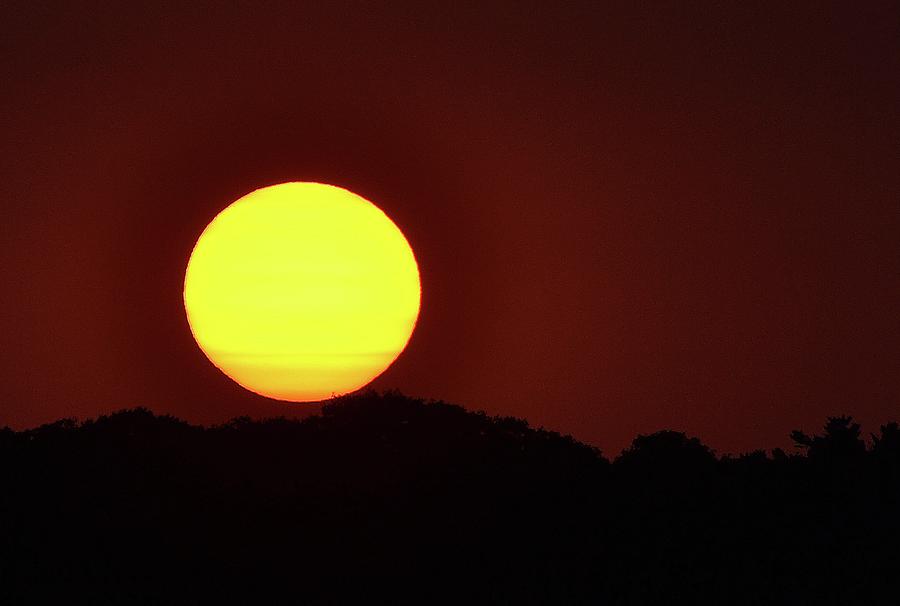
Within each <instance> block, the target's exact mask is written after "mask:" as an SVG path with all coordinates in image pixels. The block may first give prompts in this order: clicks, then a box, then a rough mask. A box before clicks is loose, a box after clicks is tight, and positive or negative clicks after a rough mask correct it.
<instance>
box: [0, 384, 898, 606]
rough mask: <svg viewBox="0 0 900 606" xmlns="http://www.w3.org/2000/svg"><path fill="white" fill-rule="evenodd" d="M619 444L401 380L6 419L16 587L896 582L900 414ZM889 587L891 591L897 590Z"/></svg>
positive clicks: (461, 595)
mask: <svg viewBox="0 0 900 606" xmlns="http://www.w3.org/2000/svg"><path fill="white" fill-rule="evenodd" d="M791 437H792V438H793V440H794V441H795V442H796V444H797V445H798V446H800V447H801V448H802V451H801V452H800V453H799V454H787V453H785V452H783V451H781V450H775V451H773V452H772V454H771V456H769V455H767V454H766V453H765V452H763V451H757V452H753V453H749V454H746V455H741V456H723V457H717V456H715V454H714V453H713V452H712V451H711V450H710V449H709V448H707V447H706V446H705V445H703V444H702V443H701V442H700V441H699V440H697V439H696V438H689V437H687V436H686V435H684V434H683V433H679V432H675V431H661V432H658V433H655V434H652V435H646V436H643V435H642V436H638V437H637V438H636V439H635V440H634V442H633V444H632V445H631V446H630V447H629V448H628V449H626V450H625V451H624V452H622V454H621V455H620V456H618V457H616V458H615V459H614V460H613V461H609V460H608V459H606V458H604V457H603V456H602V454H601V453H600V452H599V451H598V450H596V449H594V448H591V447H589V446H586V445H584V444H581V443H578V442H576V441H575V440H573V439H571V438H568V437H563V436H560V435H558V434H556V433H553V432H548V431H544V430H536V429H532V428H530V427H529V426H528V425H527V423H525V422H524V421H521V420H518V419H514V418H492V417H488V416H486V415H484V414H482V413H471V412H467V411H465V410H464V409H462V408H460V407H458V406H453V405H449V404H446V403H441V402H424V401H422V400H417V399H412V398H408V397H405V396H403V395H401V394H399V393H385V394H378V393H374V392H369V393H364V394H361V395H355V396H348V397H342V398H338V399H336V400H334V401H333V402H332V403H329V404H327V405H326V406H324V408H323V410H322V413H321V415H319V416H315V417H311V418H308V419H305V420H303V421H290V420H285V419H272V420H265V421H252V420H250V419H248V418H238V419H235V420H233V421H231V422H229V423H226V424H224V425H220V426H215V427H210V428H203V427H197V426H192V425H189V424H187V423H185V422H182V421H180V420H178V419H176V418H173V417H169V416H156V415H154V414H153V413H151V412H149V411H148V410H146V409H135V410H126V411H122V412H119V413H115V414H112V415H108V416H102V417H100V418H98V419H96V420H90V421H85V422H82V423H79V422H76V421H73V420H62V421H58V422H56V423H52V424H49V425H44V426H42V427H39V428H36V429H31V430H27V431H19V432H14V431H11V430H9V429H4V430H0V482H2V484H0V514H2V515H0V603H2V604H10V605H13V604H73V603H76V604H77V603H89V604H98V605H99V604H217V603H219V604H221V603H228V604H423V605H427V604H444V603H454V604H678V603H691V604H717V605H738V604H754V605H756V604H792V605H798V606H799V605H804V604H810V605H813V604H815V605H821V604H879V603H898V599H900V594H898V593H897V589H898V578H900V515H898V514H900V507H898V506H900V430H898V425H897V424H896V423H891V424H888V425H885V426H883V427H881V429H880V432H879V433H877V434H875V435H872V436H871V439H870V443H871V446H869V447H867V446H866V442H865V441H864V439H863V436H862V435H861V432H860V427H859V425H858V424H856V423H854V422H853V421H852V419H851V418H849V417H837V418H829V419H828V420H827V423H826V425H825V427H824V429H823V431H822V433H821V434H816V435H807V434H805V433H802V432H799V431H794V432H793V433H792V434H791ZM886 596H888V597H886Z"/></svg>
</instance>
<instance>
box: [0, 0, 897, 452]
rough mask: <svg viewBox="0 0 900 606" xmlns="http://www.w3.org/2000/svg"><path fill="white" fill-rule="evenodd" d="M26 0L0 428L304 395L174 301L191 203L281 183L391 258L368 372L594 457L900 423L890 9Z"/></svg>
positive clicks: (9, 36) (8, 196) (2, 244)
mask: <svg viewBox="0 0 900 606" xmlns="http://www.w3.org/2000/svg"><path fill="white" fill-rule="evenodd" d="M36 4H37V3H32V2H28V3H19V2H12V3H5V4H4V7H3V8H2V9H0V10H2V17H3V18H2V20H0V22H2V23H3V25H2V28H3V35H2V36H0V45H2V51H0V74H2V81H3V82H4V84H5V86H4V89H5V90H4V94H3V95H2V96H0V119H2V126H3V132H4V137H3V138H2V139H0V147H2V152H0V153H2V158H3V162H2V163H0V196H2V213H3V223H4V225H3V230H2V231H0V280H2V285H3V295H4V300H5V302H6V303H5V305H4V306H3V312H2V314H0V335H2V338H3V343H4V347H3V348H2V352H0V402H2V404H0V425H4V424H8V425H10V426H13V427H17V428H18V427H25V426H32V425H35V424H38V423H42V422H47V421H51V420H54V419H56V418H59V417H63V416H79V417H83V416H93V415H96V414H98V413H101V412H105V411H110V410H114V409H119V408H122V407H128V406H135V405H143V406H148V407H150V408H152V409H153V410H156V411H158V412H169V413H173V414H176V415H178V416H181V417H183V418H186V419H188V420H191V421H199V422H215V421H222V420H225V419H227V418H230V417H232V416H236V415H242V414H249V415H251V416H258V415H271V414H276V413H281V412H285V413H287V412H291V413H295V412H296V411H297V410H309V407H308V406H307V405H302V404H300V405H283V404H278V403H274V402H270V401H266V400H264V399H262V398H260V397H258V396H255V395H254V394H251V393H247V392H244V391H243V390H242V389H241V388H240V387H238V386H237V385H235V384H233V383H232V382H231V381H230V380H229V379H227V378H226V377H225V376H223V375H221V374H220V373H219V371H218V370H216V369H215V368H214V367H213V366H212V365H211V364H209V362H208V361H207V360H206V358H205V357H204V355H203V353H202V352H201V351H200V350H199V349H198V348H197V346H196V345H195V343H194V341H193V339H192V337H191V333H190V331H189V329H188V325H187V320H186V318H185V314H184V309H183V306H182V299H181V296H182V282H183V279H184V271H185V267H186V264H187V260H188V257H189V255H190V252H191V249H192V247H193V245H194V243H195V241H196V239H197V237H198V236H199V235H200V233H201V231H202V230H203V228H204V227H205V226H206V224H207V223H208V222H209V221H210V220H211V219H212V218H213V217H214V216H215V215H216V214H217V213H218V212H219V211H220V210H222V209H223V208H224V207H225V206H226V205H228V204H229V203H230V202H232V201H234V200H236V199H237V198H239V197H240V196H242V195H244V194H246V193H248V192H250V191H252V190H254V189H256V188H259V187H262V186H266V185H271V184H274V183H279V182H285V181H298V180H300V181H318V182H326V183H332V184H335V185H339V186H342V187H345V188H347V189H350V190H351V191H353V192H356V193H358V194H360V195H362V196H364V197H366V198H367V199H370V200H372V201H373V202H375V203H376V204H378V206H379V207H380V208H381V209H382V210H384V211H385V212H386V213H387V215H388V216H389V217H391V219H392V220H393V221H394V222H395V223H396V224H397V225H398V226H399V227H400V229H401V230H402V231H403V233H404V234H405V235H406V237H407V239H408V240H409V242H410V244H411V245H412V247H413V249H414V251H415V254H416V258H417V260H418V263H419V267H420V271H421V278H422V310H421V315H420V318H419V323H418V326H417V328H416V331H415V333H414V334H413V337H412V340H411V342H410V344H409V346H408V348H407V350H406V352H405V353H404V354H403V355H402V356H401V357H400V359H398V360H397V362H396V363H395V364H394V366H393V367H392V368H391V369H389V370H388V371H387V372H386V373H385V374H384V375H382V377H380V378H379V379H378V380H377V381H376V382H375V384H374V386H375V387H378V388H394V387H396V388H399V389H401V390H402V391H404V392H406V393H409V394H411V395H417V396H425V397H434V398H441V399H445V400H448V401H452V402H456V403H459V404H462V405H465V406H467V407H469V408H474V409H481V408H483V409H485V410H486V411H487V412H489V413H493V414H508V415H515V416H520V417H525V418H527V419H528V420H529V421H531V422H532V423H533V424H535V425H543V426H545V427H547V428H550V429H555V430H558V431H562V432H565V433H572V434H573V435H574V436H575V437H577V438H579V439H582V440H586V441H588V442H590V443H592V444H594V445H596V446H599V447H601V448H602V449H604V450H605V451H608V452H615V451H617V450H618V449H620V448H621V447H623V446H624V445H625V444H626V443H627V442H628V441H629V440H630V439H631V438H632V437H633V436H634V435H635V434H636V433H638V432H644V433H646V432H650V431H655V430H658V429H661V428H664V427H665V428H674V429H680V430H684V431H687V432H689V433H691V434H694V435H698V436H699V437H701V438H702V439H703V440H704V441H706V442H707V443H708V444H710V445H711V446H712V447H714V448H716V449H718V450H720V451H732V452H734V451H740V450H745V449H749V448H756V447H771V446H779V445H785V444H787V443H788V440H787V433H788V431H789V430H790V429H792V428H803V429H815V428H816V427H819V426H820V425H821V424H822V422H823V421H824V417H825V415H828V414H837V413H847V414H853V415H854V416H856V417H857V418H858V419H859V420H860V421H861V422H862V423H863V425H864V428H865V429H867V430H875V428H876V426H877V424H878V423H881V422H885V421H887V420H890V419H894V418H897V417H898V416H900V415H898V410H900V372H898V370H900V314H898V311H897V310H898V309H900V280H898V277H900V238H898V234H900V144H898V142H900V112H898V111H897V108H898V107H900V76H898V74H900V52H898V42H897V41H898V40H900V8H898V5H897V3H894V2H878V1H873V2H866V3H862V4H861V5H852V4H851V3H827V2H826V3H822V2H815V3H812V2H810V3H789V4H790V6H785V5H783V3H770V4H756V3H754V4H753V6H750V5H747V4H746V3H723V4H722V5H720V6H716V7H706V8H686V7H684V6H681V4H682V3H677V2H673V3H670V4H669V5H667V6H653V5H646V6H643V7H635V6H633V4H634V3H631V2H626V3H596V2H590V3H569V4H567V6H566V7H564V8H560V7H557V6H556V3H549V2H548V3H543V4H541V3H527V2H525V3H515V6H512V5H510V6H509V7H504V6H503V4H510V3H501V4H494V5H492V6H487V7H485V6H482V7H479V8H478V9H471V10H469V9H459V8H451V7H450V6H449V5H448V3H434V4H432V5H427V4H423V3H420V2H416V3H395V4H392V6H391V7H390V8H385V7H383V6H376V5H375V4H368V3H352V4H350V3H348V4H344V3H327V4H328V6H327V7H323V6H318V7H315V6H306V7H300V5H299V4H298V3H235V4H233V5H229V6H227V7H223V6H219V4H218V3H208V4H204V3H190V4H191V6H181V5H180V4H172V5H171V6H166V7H165V8H162V7H163V6H165V5H164V4H158V5H156V6H154V7H152V8H150V7H132V6H117V5H115V4H113V3H97V4H93V5H92V6H91V7H90V8H85V7H84V6H80V7H75V6H70V7H67V8H58V7H55V6H54V7H51V6H49V5H48V6H38V5H36ZM601 5H602V6H601Z"/></svg>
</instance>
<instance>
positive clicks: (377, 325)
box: [184, 183, 421, 402]
mask: <svg viewBox="0 0 900 606" xmlns="http://www.w3.org/2000/svg"><path fill="white" fill-rule="evenodd" d="M420 296H421V290H420V283H419V271H418V267H417V266H416V261H415V257H414V256H413V252H412V249H411V248H410V246H409V244H408V243H407V241H406V239H405V238H404V237H403V234H402V233H401V232H400V230H399V229H398V228H397V226H396V225H394V223H393V222H392V221H391V220H390V219H389V218H388V217H387V216H386V215H385V214H384V213H383V212H382V211H381V210H379V209H378V208H377V207H376V206H375V205H373V204H372V203H370V202H368V201H367V200H365V199H364V198H361V197H359V196H357V195H355V194H353V193H351V192H349V191H347V190H344V189H341V188H338V187H333V186H330V185H323V184H319V183H284V184H281V185H275V186H272V187H266V188H263V189H259V190H256V191H254V192H252V193H250V194H248V195H246V196H244V197H243V198H241V199H240V200H238V201H237V202H235V203H233V204H232V205H231V206H229V207H227V208H226V209H225V210H223V211H222V212H221V213H219V215H218V216H217V217H216V218H215V219H214V220H213V221H212V222H211V223H210V224H209V226H208V227H207V228H206V229H205V230H204V232H203V234H202V235H201V236H200V239H199V240H198V241H197V244H196V246H195V247H194V251H193V253H192V254H191V259H190V261H189V262H188V268H187V272H186V275H185V283H184V303H185V309H186V311H187V316H188V322H189V324H190V327H191V331H192V332H193V334H194V338H195V339H196V340H197V343H198V344H199V345H200V348H201V349H202V350H203V351H204V353H205V354H206V355H207V357H208V358H209V359H210V360H211V361H212V362H213V363H214V364H215V365H216V366H217V367H218V368H220V369H221V370H222V371H223V372H224V373H225V374H227V375H228V376H229V377H231V378H232V379H234V380H235V381H237V382H238V383H240V384H241V385H243V386H244V387H246V388H248V389H250V390H252V391H255V392H257V393H260V394H262V395H266V396H269V397H272V398H276V399H280V400H289V401H295V402H302V401H314V400H321V399H323V398H327V397H329V396H331V395H333V394H340V393H347V392H349V391H353V390H355V389H358V388H360V387H362V386H363V385H365V384H367V383H368V382H370V381H371V380H372V379H374V378H375V377H376V376H378V375H379V374H381V372H383V371H384V370H385V369H386V368H387V367H388V366H389V365H390V364H391V363H392V362H393V361H394V360H395V359H396V357H397V356H398V355H399V354H400V352H401V351H402V350H403V349H404V347H405V346H406V343H407V341H408V340H409V337H410V335H411V334H412V330H413V327H414V326H415V322H416V318H417V317H418V313H419V302H420Z"/></svg>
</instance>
